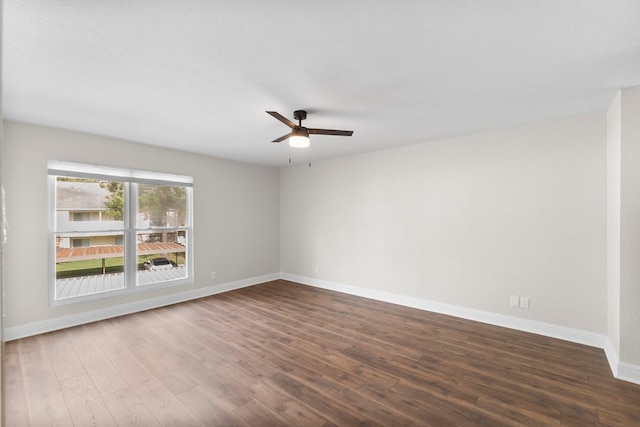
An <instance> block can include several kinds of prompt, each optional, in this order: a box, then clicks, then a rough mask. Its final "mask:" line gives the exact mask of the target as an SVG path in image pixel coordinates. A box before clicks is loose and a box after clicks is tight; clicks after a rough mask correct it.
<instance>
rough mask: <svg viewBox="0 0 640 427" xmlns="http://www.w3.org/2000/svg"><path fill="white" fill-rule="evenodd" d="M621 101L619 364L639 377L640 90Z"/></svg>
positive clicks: (623, 94) (630, 91)
mask: <svg viewBox="0 0 640 427" xmlns="http://www.w3.org/2000/svg"><path fill="white" fill-rule="evenodd" d="M620 101H621V121H620V122H621V131H620V141H621V177H620V182H621V185H620V361H621V362H624V363H629V364H633V365H636V366H638V367H639V371H638V374H639V375H640V164H639V159H640V87H636V88H630V89H624V90H622V92H621V99H620Z"/></svg>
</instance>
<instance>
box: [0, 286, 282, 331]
mask: <svg viewBox="0 0 640 427" xmlns="http://www.w3.org/2000/svg"><path fill="white" fill-rule="evenodd" d="M279 278H280V273H273V274H267V275H264V276H258V277H251V278H248V279H243V280H237V281H234V282H229V283H224V284H220V285H213V286H207V287H204V288H198V289H193V290H189V291H185V292H180V293H177V294H171V295H166V296H162V297H156V298H150V299H147V300H142V301H136V302H132V303H128V304H122V305H118V306H115V307H109V308H105V309H102V310H94V311H91V312H86V313H81V314H77V315H72V316H65V317H59V318H55V319H51V320H45V321H42V322H33V323H28V324H26V325H20V326H14V327H8V328H5V330H4V336H3V339H4V340H5V341H12V340H16V339H19V338H25V337H29V336H33V335H38V334H43V333H47V332H52V331H56V330H58V329H64V328H70V327H73V326H78V325H83V324H86V323H91V322H96V321H99V320H104V319H109V318H112V317H117V316H124V315H127V314H132V313H137V312H139V311H145V310H150V309H153V308H159V307H164V306H167V305H171V304H176V303H180V302H185V301H189V300H193V299H197V298H203V297H207V296H210V295H215V294H219V293H222V292H228V291H232V290H234V289H240V288H246V287H247V286H253V285H257V284H259V283H264V282H269V281H272V280H276V279H279Z"/></svg>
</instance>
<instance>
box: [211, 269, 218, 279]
mask: <svg viewBox="0 0 640 427" xmlns="http://www.w3.org/2000/svg"><path fill="white" fill-rule="evenodd" d="M216 277H217V274H216V272H215V271H212V272H211V280H213V279H215V278H216Z"/></svg>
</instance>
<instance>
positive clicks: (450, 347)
mask: <svg viewBox="0 0 640 427" xmlns="http://www.w3.org/2000/svg"><path fill="white" fill-rule="evenodd" d="M4 366H5V370H4V399H5V402H4V403H5V410H4V415H5V425H7V426H33V427H36V426H54V425H55V426H93V425H96V426H116V425H117V426H202V425H204V426H302V427H306V426H325V427H329V426H355V425H358V426H360V425H370V426H431V425H433V426H449V425H457V426H478V425H486V426H513V425H525V426H536V425H544V426H547V425H581V426H582V425H589V426H592V425H609V426H634V425H640V386H638V385H633V384H629V383H626V382H623V381H619V380H615V379H613V377H612V376H611V372H610V370H609V367H608V364H607V361H606V359H605V355H604V352H603V351H602V350H600V349H597V348H591V347H587V346H583V345H578V344H573V343H569V342H565V341H560V340H555V339H551V338H546V337H541V336H537V335H532V334H527V333H523V332H518V331H514V330H510V329H505V328H499V327H494V326H489V325H484V324H480V323H475V322H471V321H466V320H461V319H457V318H453V317H449V316H444V315H439V314H434V313H429V312H424V311H419V310H414V309H410V308H406V307H401V306H396V305H392V304H386V303H382V302H377V301H372V300H368V299H364V298H358V297H354V296H349V295H344V294H340V293H336V292H330V291H326V290H320V289H315V288H311V287H307V286H303V285H298V284H295V283H291V282H286V281H282V280H278V281H274V282H269V283H266V284H262V285H258V286H253V287H250V288H245V289H241V290H237V291H233V292H229V293H225V294H221V295H216V296H212V297H208V298H204V299H200V300H196V301H191V302H187V303H183V304H178V305H174V306H170V307H165V308H160V309H156V310H151V311H147V312H143V313H138V314H133V315H130V316H124V317H120V318H115V319H110V320H105V321H101V322H97V323H93V324H90V325H84V326H80V327H76V328H71V329H67V330H63V331H57V332H52V333H49V334H44V335H39V336H35V337H30V338H25V339H21V340H16V341H12V342H9V343H7V344H6V346H5V352H4Z"/></svg>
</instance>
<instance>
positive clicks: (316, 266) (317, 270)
mask: <svg viewBox="0 0 640 427" xmlns="http://www.w3.org/2000/svg"><path fill="white" fill-rule="evenodd" d="M317 272H318V266H317V265H316V273H317Z"/></svg>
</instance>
